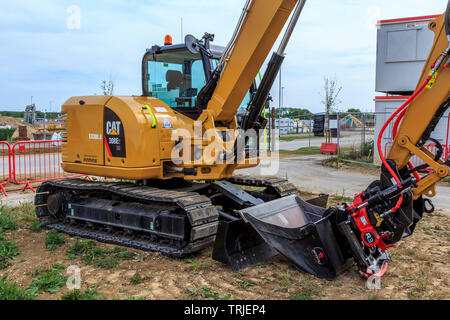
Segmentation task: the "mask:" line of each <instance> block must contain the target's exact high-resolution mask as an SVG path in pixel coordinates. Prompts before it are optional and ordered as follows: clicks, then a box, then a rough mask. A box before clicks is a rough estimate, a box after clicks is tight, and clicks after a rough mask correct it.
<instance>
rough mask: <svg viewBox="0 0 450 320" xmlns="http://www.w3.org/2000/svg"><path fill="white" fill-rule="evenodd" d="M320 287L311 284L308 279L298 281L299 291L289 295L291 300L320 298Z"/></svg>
mask: <svg viewBox="0 0 450 320" xmlns="http://www.w3.org/2000/svg"><path fill="white" fill-rule="evenodd" d="M320 290H321V288H320V286H318V285H317V284H315V283H313V282H312V281H311V280H310V279H308V278H303V279H300V289H299V290H297V291H295V292H294V293H293V294H292V295H291V297H290V298H291V300H312V299H314V298H320V297H321V296H322V295H321V294H320Z"/></svg>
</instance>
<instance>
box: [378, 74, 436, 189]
mask: <svg viewBox="0 0 450 320" xmlns="http://www.w3.org/2000/svg"><path fill="white" fill-rule="evenodd" d="M431 78H432V76H431V75H429V76H428V77H427V79H426V80H425V81H424V83H423V84H422V85H421V86H420V87H419V89H417V90H416V91H415V92H414V93H413V95H412V96H410V97H409V98H408V100H406V102H405V103H404V104H402V105H401V107H400V108H398V109H397V110H396V111H395V112H394V113H393V114H392V115H391V116H390V117H389V119H388V120H387V121H386V123H385V124H384V125H383V127H382V128H381V131H380V134H379V135H378V141H377V147H378V153H379V155H380V158H381V162H383V164H384V166H385V167H386V169H387V170H388V171H389V173H390V174H391V175H392V177H393V178H394V180H395V182H396V183H400V179H399V177H398V176H397V174H396V173H395V172H394V170H393V169H392V168H391V166H390V165H389V163H388V162H387V161H386V158H385V157H384V155H383V151H382V150H381V139H382V138H383V133H384V131H385V130H386V128H387V126H388V125H389V123H391V121H392V120H393V119H394V118H395V116H397V114H399V113H400V112H402V111H404V112H406V108H407V107H408V105H409V104H410V103H411V101H413V100H414V99H415V98H416V97H417V95H418V94H419V93H420V92H422V90H423V89H424V88H425V87H426V85H427V84H428V82H430V80H431ZM404 112H403V115H404ZM399 118H400V117H399ZM397 120H398V119H397ZM398 123H400V121H399V122H398ZM397 126H398V124H397ZM396 133H397V132H395V134H396ZM394 137H395V136H394Z"/></svg>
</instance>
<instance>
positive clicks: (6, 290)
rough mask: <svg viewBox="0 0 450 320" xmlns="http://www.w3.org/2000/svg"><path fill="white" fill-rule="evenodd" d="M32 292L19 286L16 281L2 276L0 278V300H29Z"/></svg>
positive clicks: (31, 297)
mask: <svg viewBox="0 0 450 320" xmlns="http://www.w3.org/2000/svg"><path fill="white" fill-rule="evenodd" d="M33 297H34V296H33V294H31V292H30V291H29V290H27V289H22V288H20V287H19V285H18V283H17V282H10V281H8V280H7V277H6V276H4V277H3V278H1V279H0V300H2V301H3V300H31V299H33Z"/></svg>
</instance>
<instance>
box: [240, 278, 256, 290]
mask: <svg viewBox="0 0 450 320" xmlns="http://www.w3.org/2000/svg"><path fill="white" fill-rule="evenodd" d="M256 285H257V283H256V282H255V281H251V280H250V281H247V280H242V281H241V282H239V284H238V286H239V288H241V289H244V290H248V289H249V288H250V287H253V286H256Z"/></svg>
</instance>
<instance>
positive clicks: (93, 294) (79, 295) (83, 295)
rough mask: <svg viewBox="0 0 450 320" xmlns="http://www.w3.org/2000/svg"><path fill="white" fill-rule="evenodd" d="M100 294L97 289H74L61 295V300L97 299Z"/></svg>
mask: <svg viewBox="0 0 450 320" xmlns="http://www.w3.org/2000/svg"><path fill="white" fill-rule="evenodd" d="M98 295H99V293H98V291H97V290H86V291H84V292H81V290H78V289H74V290H72V291H69V292H68V293H66V294H65V295H63V296H61V300H96V299H97V296H98Z"/></svg>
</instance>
